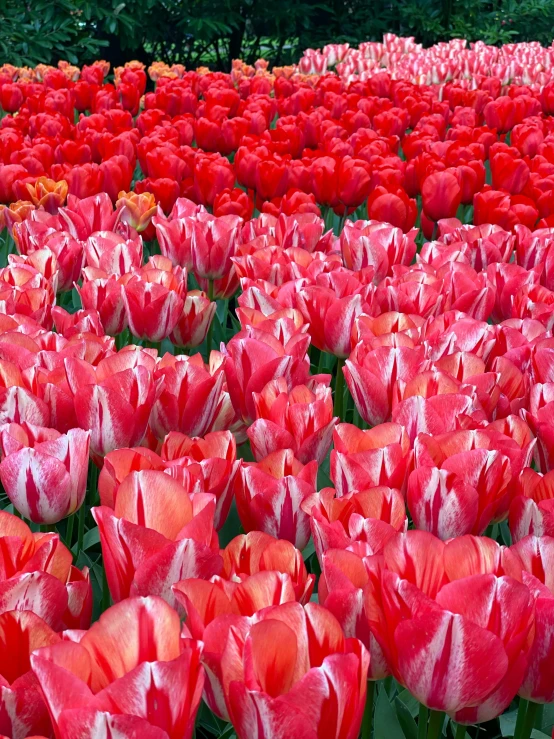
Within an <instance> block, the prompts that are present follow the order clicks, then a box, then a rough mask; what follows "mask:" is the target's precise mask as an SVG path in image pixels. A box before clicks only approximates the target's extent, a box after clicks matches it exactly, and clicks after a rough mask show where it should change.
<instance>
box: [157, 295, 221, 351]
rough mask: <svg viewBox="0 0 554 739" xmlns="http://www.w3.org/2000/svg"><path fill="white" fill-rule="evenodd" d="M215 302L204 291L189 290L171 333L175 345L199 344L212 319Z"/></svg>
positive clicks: (195, 345) (194, 345) (204, 336)
mask: <svg viewBox="0 0 554 739" xmlns="http://www.w3.org/2000/svg"><path fill="white" fill-rule="evenodd" d="M216 307H217V305H216V303H215V302H212V301H210V300H209V298H208V297H207V296H206V293H203V292H200V291H198V290H191V291H189V292H188V293H187V296H186V298H185V305H184V308H183V313H182V314H181V317H180V318H179V320H178V321H177V324H176V326H175V328H174V329H173V331H172V332H171V334H170V335H169V338H170V340H171V341H172V342H173V343H174V344H175V346H183V347H190V348H194V347H197V346H200V344H202V342H203V341H204V339H205V338H206V336H207V334H208V330H209V328H210V325H211V323H212V321H213V319H214V316H215V311H216Z"/></svg>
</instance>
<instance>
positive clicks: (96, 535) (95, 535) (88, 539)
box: [83, 526, 100, 551]
mask: <svg viewBox="0 0 554 739" xmlns="http://www.w3.org/2000/svg"><path fill="white" fill-rule="evenodd" d="M99 543H100V529H99V528H98V526H95V527H94V528H93V529H91V530H90V531H87V532H86V534H85V535H84V537H83V549H84V550H85V551H86V550H87V549H90V548H91V547H93V546H95V545H96V544H99Z"/></svg>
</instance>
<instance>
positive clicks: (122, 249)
mask: <svg viewBox="0 0 554 739" xmlns="http://www.w3.org/2000/svg"><path fill="white" fill-rule="evenodd" d="M85 255H86V263H87V267H94V268H95V269H101V270H103V271H104V272H107V273H108V274H109V275H117V277H121V276H122V275H124V274H125V273H127V272H133V271H134V270H136V269H140V268H141V267H142V239H141V238H140V236H137V238H136V239H127V240H126V239H124V238H123V236H121V235H119V234H117V233H114V232H113V231H98V232H96V233H93V234H91V235H90V236H89V237H88V239H87V241H86V243H85Z"/></svg>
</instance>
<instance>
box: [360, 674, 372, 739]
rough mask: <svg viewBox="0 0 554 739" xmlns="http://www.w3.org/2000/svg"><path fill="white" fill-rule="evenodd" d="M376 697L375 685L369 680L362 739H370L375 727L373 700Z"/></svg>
mask: <svg viewBox="0 0 554 739" xmlns="http://www.w3.org/2000/svg"><path fill="white" fill-rule="evenodd" d="M374 697H375V683H374V681H373V680H369V681H368V683H367V697H366V699H365V708H364V718H363V721H362V739H370V737H371V728H372V725H373V700H374Z"/></svg>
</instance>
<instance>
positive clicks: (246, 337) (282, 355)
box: [225, 323, 309, 423]
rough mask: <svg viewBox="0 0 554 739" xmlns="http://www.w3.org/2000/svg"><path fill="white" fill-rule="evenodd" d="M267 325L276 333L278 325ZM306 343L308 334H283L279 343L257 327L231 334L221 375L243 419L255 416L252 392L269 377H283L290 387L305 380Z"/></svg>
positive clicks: (251, 419) (259, 390) (306, 368)
mask: <svg viewBox="0 0 554 739" xmlns="http://www.w3.org/2000/svg"><path fill="white" fill-rule="evenodd" d="M270 328H272V329H275V331H274V332H275V333H276V332H277V331H278V330H279V325H278V324H277V323H275V324H274V326H272V327H270ZM308 344H309V337H308V336H306V334H305V333H302V332H298V333H295V334H293V335H292V336H288V335H285V336H284V337H283V342H281V341H280V340H278V339H277V338H275V337H274V335H273V334H272V333H270V331H265V330H261V329H247V330H246V331H241V332H240V333H238V334H235V336H233V338H232V339H231V341H230V342H229V343H228V344H227V347H226V357H225V376H226V379H227V386H228V388H229V393H230V395H231V400H232V402H233V407H234V408H235V410H236V412H237V413H238V414H239V415H240V416H241V417H242V418H243V420H244V421H245V422H247V423H248V422H251V421H253V420H254V419H255V418H256V409H255V403H254V395H253V394H254V393H260V392H261V391H262V390H263V389H264V387H265V386H266V385H267V383H268V382H269V381H270V380H273V379H275V378H277V377H284V378H285V379H286V381H287V386H288V387H289V388H290V389H291V390H292V388H293V387H294V386H295V385H302V384H304V383H305V382H306V381H307V379H308V375H309V372H308V367H309V362H308V358H307V356H306V351H307V348H308Z"/></svg>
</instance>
